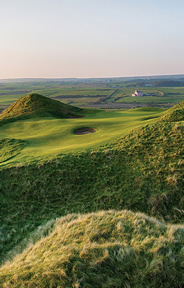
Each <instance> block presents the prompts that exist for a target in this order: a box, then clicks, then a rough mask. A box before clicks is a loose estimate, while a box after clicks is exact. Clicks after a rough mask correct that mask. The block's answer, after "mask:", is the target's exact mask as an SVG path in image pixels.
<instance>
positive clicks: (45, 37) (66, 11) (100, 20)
mask: <svg viewBox="0 0 184 288" xmlns="http://www.w3.org/2000/svg"><path fill="white" fill-rule="evenodd" d="M183 14H184V1H183V0H175V1H173V0H167V1H166V0H0V78H1V79H4V78H37V77H38V78H44V77H45V78H71V77H79V78H80V77H81V78H82V77H124V76H143V75H162V74H163V75H166V74H184V57H183V52H184V37H183V34H184V32H183V30H184V15H183Z"/></svg>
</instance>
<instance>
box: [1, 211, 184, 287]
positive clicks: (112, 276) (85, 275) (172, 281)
mask: <svg viewBox="0 0 184 288" xmlns="http://www.w3.org/2000/svg"><path fill="white" fill-rule="evenodd" d="M38 234H39V231H38ZM47 234H48V236H46V237H43V236H42V237H41V239H40V240H39V241H37V242H36V243H35V244H32V245H31V239H30V244H29V247H28V248H27V249H26V250H25V251H24V252H23V253H22V254H21V255H18V256H16V257H15V259H14V261H13V262H9V263H6V264H5V265H3V266H2V267H1V268H0V285H1V287H9V288H10V287H12V288H13V287H14V288H15V287H40V288H41V287H50V288H54V287H83V288H84V287H86V288H87V287H88V288H90V287H91V288H93V287H97V288H99V287H103V288H105V287H108V288H109V287H137V288H138V287H140V288H143V287H173V288H174V287H183V286H182V285H183V284H184V274H183V273H182V269H183V262H184V253H183V252H184V251H183V244H184V237H183V235H184V226H177V225H164V224H162V223H160V222H159V221H157V220H156V219H153V218H149V217H148V216H145V215H143V214H140V213H136V214H134V213H132V212H130V211H125V210H124V211H121V212H115V211H108V212H98V213H92V214H87V215H77V214H70V215H68V216H66V217H64V218H60V219H57V220H56V222H55V224H54V225H53V223H52V225H51V227H50V229H49V225H47Z"/></svg>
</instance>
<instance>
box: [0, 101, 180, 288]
mask: <svg viewBox="0 0 184 288" xmlns="http://www.w3.org/2000/svg"><path fill="white" fill-rule="evenodd" d="M182 105H183V104H182V103H181V104H179V105H178V106H176V107H175V109H174V108H172V109H173V110H172V109H171V110H169V111H168V112H163V111H160V110H159V109H154V108H152V109H149V108H141V109H133V110H129V111H107V112H106V111H92V110H86V111H85V113H84V114H83V115H84V118H77V119H59V118H56V117H51V116H50V117H44V118H41V117H38V115H36V116H34V117H32V118H31V119H25V120H21V121H15V122H11V123H8V124H5V125H2V126H1V127H0V137H1V138H4V140H1V141H2V142H1V144H2V143H5V144H7V145H5V144H4V146H3V147H4V148H3V149H5V148H6V149H7V151H9V153H11V149H12V151H14V147H16V145H17V147H18V150H17V151H18V152H17V153H18V155H15V157H14V158H12V159H10V160H8V158H7V159H6V158H4V160H3V158H2V161H4V162H2V163H1V169H0V220H1V223H2V225H1V227H0V253H1V259H0V261H1V263H4V262H5V260H10V262H9V263H5V264H4V265H2V267H1V268H0V285H1V286H2V287H3V288H4V287H52V288H54V287H86V288H87V287H138V288H139V287H140V288H141V287H155V288H157V287H183V285H184V278H183V270H182V269H183V262H184V258H183V254H184V253H183V248H182V247H183V241H184V236H183V235H184V232H183V229H184V228H183V226H182V225H180V226H179V225H174V224H173V225H171V223H181V224H182V223H183V220H184V196H183V190H184V181H183V167H184V145H183V132H184V122H182V121H180V122H178V121H177V120H178V118H175V119H174V118H172V121H169V120H167V117H170V116H169V115H170V113H172V111H177V110H178V109H180V110H182V109H183V108H182V107H183V106H182ZM159 116H163V117H162V118H161V117H159ZM165 117H166V120H167V121H163V120H164V118H165ZM168 119H170V118H168ZM176 121H177V122H176ZM81 127H93V128H95V129H97V132H96V133H93V134H89V135H75V134H74V130H75V129H76V128H81ZM133 128H134V129H133ZM10 135H11V137H12V138H14V139H15V140H10V139H6V138H8V137H10ZM18 139H21V141H23V142H19V141H20V140H18ZM3 141H5V142H3ZM24 141H26V142H24ZM25 143H26V145H25ZM10 144H11V145H12V146H11V145H10ZM8 145H9V146H8ZM13 145H14V146H13ZM24 145H25V146H24ZM21 149H22V150H21ZM15 150H16V148H15ZM5 152H6V151H5ZM6 153H7V152H6ZM6 153H5V154H6ZM12 153H13V152H12ZM30 155H31V156H30ZM12 157H13V155H12ZM6 160H7V161H6ZM109 209H115V210H122V209H130V210H132V211H134V213H133V212H127V211H122V212H115V211H107V210H109ZM99 210H105V211H106V212H98V211H99ZM7 211H8V212H7ZM138 212H144V213H146V214H147V215H149V216H145V215H143V214H140V213H138ZM71 213H80V214H77V215H76V214H72V215H68V216H66V215H67V214H71ZM81 213H82V214H83V213H92V214H87V215H81ZM61 216H65V217H63V218H61V219H58V220H56V221H55V220H51V219H56V218H58V217H61ZM152 216H154V217H157V219H158V220H159V221H158V220H155V219H153V218H150V217H152ZM166 222H167V223H170V224H167V225H166V224H165V223H166ZM30 243H32V246H30V247H28V245H29V244H30ZM26 247H28V248H27V249H26V250H24V249H25V248H26ZM18 253H20V255H19V256H16V255H17V254H18ZM14 256H15V258H14ZM13 258H14V259H13ZM12 259H13V261H12Z"/></svg>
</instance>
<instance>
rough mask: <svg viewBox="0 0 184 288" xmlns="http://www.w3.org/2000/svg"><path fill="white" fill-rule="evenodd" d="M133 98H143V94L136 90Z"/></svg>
mask: <svg viewBox="0 0 184 288" xmlns="http://www.w3.org/2000/svg"><path fill="white" fill-rule="evenodd" d="M132 96H143V92H142V91H138V90H135V92H134V94H132Z"/></svg>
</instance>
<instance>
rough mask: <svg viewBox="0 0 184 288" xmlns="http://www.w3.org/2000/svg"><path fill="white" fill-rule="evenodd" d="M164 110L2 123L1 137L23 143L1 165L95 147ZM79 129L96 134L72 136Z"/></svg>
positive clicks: (95, 112)
mask: <svg viewBox="0 0 184 288" xmlns="http://www.w3.org/2000/svg"><path fill="white" fill-rule="evenodd" d="M106 111H107V112H106ZM163 111H164V110H163V109H158V108H140V109H131V110H117V111H113V110H86V114H85V116H84V118H75V119H57V118H54V117H50V118H47V117H45V118H39V117H37V118H31V119H27V120H19V121H15V122H12V123H9V124H4V125H2V126H1V127H0V138H13V139H20V140H24V141H26V144H25V146H24V148H23V149H22V150H21V151H20V153H19V154H18V155H16V156H15V157H14V158H11V159H10V160H8V161H6V162H4V163H1V165H2V166H4V165H7V164H11V165H14V164H15V163H20V162H21V163H25V162H31V161H35V160H36V161H37V160H39V159H42V158H45V157H50V156H51V155H52V156H55V155H58V154H61V153H64V154H65V153H71V152H76V151H84V150H86V149H93V148H97V147H99V146H100V145H105V144H107V143H110V142H111V141H114V140H116V139H117V138H119V137H120V136H122V135H125V134H126V133H128V132H129V131H130V130H131V129H133V128H135V127H138V126H142V125H146V124H149V123H154V122H155V121H156V119H157V117H159V116H160V115H162V114H163V113H164V112H163ZM81 127H91V128H95V129H96V130H97V132H96V133H93V134H85V135H75V134H74V130H75V129H77V128H81Z"/></svg>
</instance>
